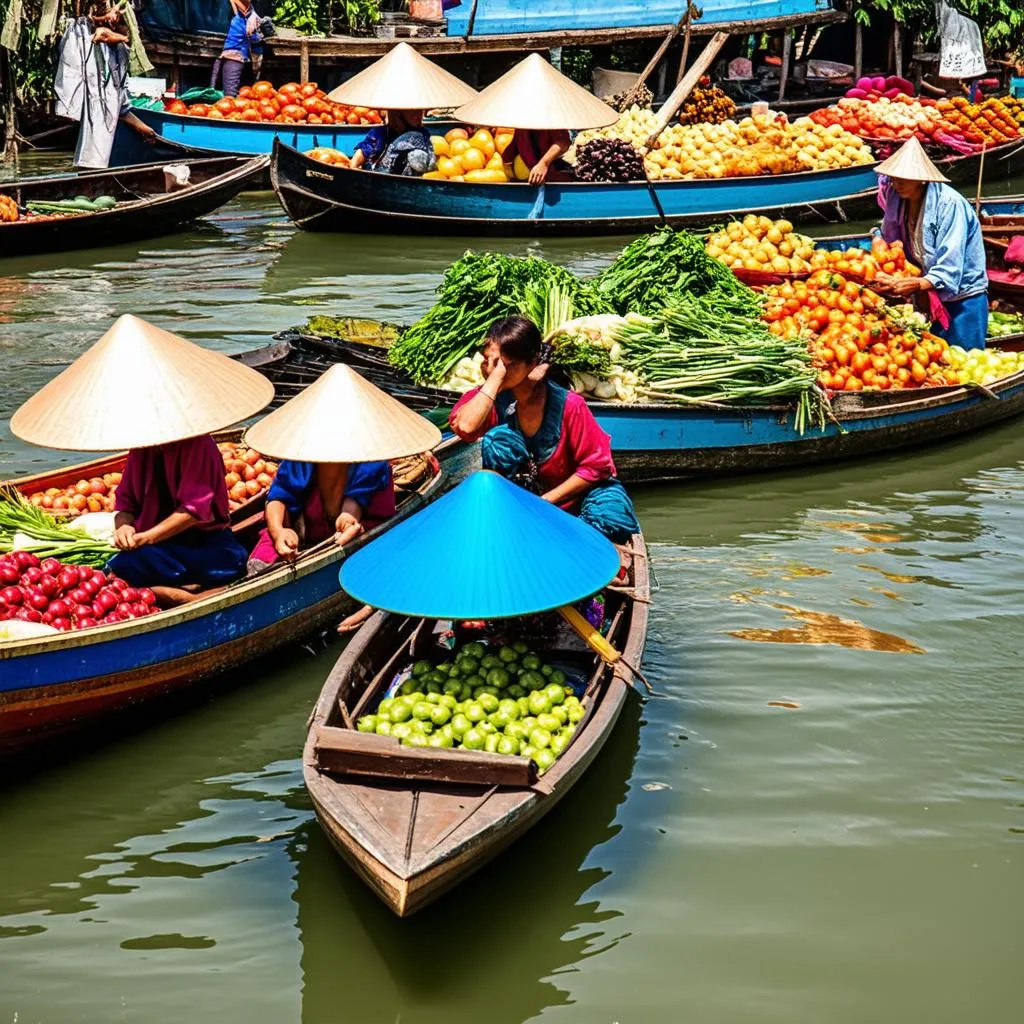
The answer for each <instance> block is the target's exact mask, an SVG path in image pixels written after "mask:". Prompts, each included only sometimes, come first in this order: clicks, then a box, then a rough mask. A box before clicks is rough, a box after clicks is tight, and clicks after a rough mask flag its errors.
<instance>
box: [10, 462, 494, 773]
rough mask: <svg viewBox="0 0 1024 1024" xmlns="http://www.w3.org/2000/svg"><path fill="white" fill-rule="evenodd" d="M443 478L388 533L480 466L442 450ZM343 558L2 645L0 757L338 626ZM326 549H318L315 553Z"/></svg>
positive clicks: (331, 550) (323, 554)
mask: <svg viewBox="0 0 1024 1024" xmlns="http://www.w3.org/2000/svg"><path fill="white" fill-rule="evenodd" d="M439 454H440V455H441V456H442V459H443V462H442V467H443V468H442V473H441V474H439V475H438V476H436V477H435V478H434V479H433V480H432V481H430V482H429V483H428V484H427V485H426V486H424V487H423V488H422V489H421V490H420V491H419V492H418V493H417V494H416V495H413V496H412V497H410V498H408V499H407V500H406V501H405V502H403V504H402V506H401V508H400V510H399V514H398V516H397V517H395V518H394V519H393V520H391V521H390V522H389V523H387V524H385V526H383V527H379V528H378V530H384V529H387V528H389V527H390V526H392V525H394V523H395V522H398V521H399V520H400V519H401V518H404V517H406V516H408V515H410V514H412V512H414V511H415V510H416V509H417V508H419V507H422V505H423V504H424V503H425V502H426V501H429V500H432V499H433V498H434V497H436V496H437V495H439V494H440V493H441V492H442V491H443V490H444V489H445V488H446V487H448V486H450V485H451V484H452V483H454V482H457V481H458V479H459V478H460V477H461V476H462V475H464V473H465V472H468V471H469V470H470V469H471V468H472V467H473V464H474V458H476V461H477V463H478V456H476V453H475V452H474V451H473V450H472V449H469V448H466V447H464V446H460V445H449V446H448V449H447V450H446V451H445V452H441V453H439ZM376 532H377V531H371V532H370V534H368V535H366V537H365V538H360V540H359V541H358V542H357V543H356V544H354V545H350V546H349V547H348V548H347V549H345V550H343V549H341V548H336V547H334V546H333V545H330V544H329V545H326V546H325V547H326V550H319V549H318V550H316V551H310V552H307V553H306V554H304V555H303V556H302V557H301V558H300V559H299V560H298V561H297V562H296V563H295V565H294V566H287V565H282V566H278V567H275V568H273V569H271V570H269V571H268V572H267V573H265V574H263V575H260V576H258V577H255V578H254V579H251V580H246V581H243V582H241V583H238V584H235V585H234V586H232V587H229V588H227V589H226V590H223V591H221V592H219V593H215V594H212V595H210V596H208V597H204V598H202V599H200V600H198V601H195V602H193V603H191V604H187V605H184V606H182V607H179V608H177V609H173V610H170V611H165V612H162V613H160V614H159V615H154V616H153V617H152V618H146V619H142V620H136V621H129V622H126V623H118V624H116V625H110V626H100V627H95V628H93V629H88V630H81V631H78V632H73V633H63V634H60V635H58V636H55V637H46V638H45V639H41V640H19V641H14V642H8V643H4V644H2V645H0V754H7V753H10V752H11V751H12V750H14V749H18V748H20V747H23V746H25V745H27V744H28V743H31V742H34V741H37V740H41V739H43V738H45V737H47V736H49V735H52V734H53V733H54V732H55V731H60V730H64V729H66V728H69V727H72V726H76V727H77V726H80V725H82V724H83V723H85V722H86V721H89V720H91V719H93V718H95V717H97V716H99V715H103V714H109V713H111V712H116V711H118V710H121V709H124V708H126V707H128V706H131V705H134V704H137V703H139V702H141V701H143V700H146V699H149V698H152V697H155V696H158V695H161V694H165V693H169V692H172V691H175V690H178V689H183V688H185V687H187V686H193V685H196V684H199V683H206V682H208V681H209V680H210V679H211V678H212V677H214V676H216V675H218V674H219V673H222V672H224V671H226V670H228V669H232V668H236V667H239V666H241V665H244V664H246V663H248V662H251V661H253V660H254V659H257V658H259V657H262V656H264V655H266V654H269V653H271V652H273V651H275V650H277V649H278V648H280V647H282V646H284V645H285V644H288V643H290V642H292V641H294V640H297V639H299V638H300V637H302V636H304V635H306V634H308V633H309V632H311V631H312V630H315V629H318V628H320V627H323V626H325V625H327V624H329V623H330V622H332V621H335V620H336V617H337V616H338V615H339V613H340V612H341V611H342V609H343V607H344V606H345V603H346V600H347V598H346V596H345V595H344V594H343V593H342V592H341V590H340V588H339V586H338V570H339V568H340V564H341V562H342V560H343V559H344V558H345V557H346V555H347V554H348V553H350V552H351V551H352V550H354V549H355V548H356V547H359V546H361V544H362V543H365V542H366V540H368V539H371V538H372V537H373V536H374V535H375V534H376ZM322 547H324V546H322Z"/></svg>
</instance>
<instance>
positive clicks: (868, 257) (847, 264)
mask: <svg viewBox="0 0 1024 1024" xmlns="http://www.w3.org/2000/svg"><path fill="white" fill-rule="evenodd" d="M811 267H812V268H813V269H814V270H834V271H836V272H837V273H840V274H842V275H843V276H844V277H846V278H849V279H851V280H854V281H859V282H860V283H861V284H871V282H872V281H874V280H875V279H876V278H877V277H878V276H879V275H880V274H885V275H887V276H889V277H920V276H921V270H920V268H919V267H917V266H915V265H914V264H913V263H911V262H910V261H909V260H908V259H907V254H906V253H905V252H904V251H903V243H902V242H900V241H896V242H886V241H885V240H884V239H882V238H877V237H876V238H873V239H872V241H871V251H870V252H868V251H866V250H864V249H815V251H814V255H813V256H811Z"/></svg>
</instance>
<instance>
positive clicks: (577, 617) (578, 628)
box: [558, 604, 654, 693]
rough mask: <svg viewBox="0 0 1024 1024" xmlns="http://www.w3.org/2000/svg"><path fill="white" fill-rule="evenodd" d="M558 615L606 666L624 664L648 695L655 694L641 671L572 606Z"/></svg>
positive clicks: (561, 609) (568, 606)
mask: <svg viewBox="0 0 1024 1024" xmlns="http://www.w3.org/2000/svg"><path fill="white" fill-rule="evenodd" d="M558 614H559V615H561V616H562V618H563V619H565V621H566V622H568V623H569V625H570V626H572V628H573V630H574V631H575V632H576V633H577V634H579V637H580V639H581V640H582V641H583V642H584V643H585V644H586V645H587V646H588V647H589V648H590V649H591V650H592V651H593V652H594V653H595V654H596V655H597V656H598V657H599V658H600V659H601V660H602V661H603V662H604V663H605V664H606V665H615V664H618V663H619V662H622V664H623V665H625V666H626V668H628V669H629V671H630V672H632V673H633V675H634V676H636V678H637V679H639V680H640V682H642V683H643V684H644V686H646V687H647V692H648V693H654V687H653V686H651V684H650V683H649V682H648V680H647V677H646V676H645V675H644V674H643V672H641V671H640V669H638V668H637V667H636V666H635V665H630V663H629V662H628V661H626V659H625V658H623V656H622V652H621V651H618V650H616V649H615V648H614V647H613V646H612V645H611V644H610V643H609V642H608V641H607V640H606V639H605V637H603V636H602V635H601V631H600V630H599V629H598V628H597V627H596V626H593V625H591V624H590V622H589V621H588V620H587V619H586V618H584V617H583V616H582V615H581V614H580V613H579V612H578V611H577V610H576V609H575V608H573V606H572V605H569V604H567V605H564V606H563V607H561V608H559V609H558Z"/></svg>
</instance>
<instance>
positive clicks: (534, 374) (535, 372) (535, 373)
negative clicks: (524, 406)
mask: <svg viewBox="0 0 1024 1024" xmlns="http://www.w3.org/2000/svg"><path fill="white" fill-rule="evenodd" d="M550 369H551V364H550V363H538V364H537V365H536V366H535V367H534V368H533V369H532V370H531V371H530V372H529V373H528V374H527V375H526V379H527V380H528V381H529V382H530V383H531V384H539V383H540V382H541V381H542V380H543V379H544V378H545V377H546V376H547V375H548V370H550Z"/></svg>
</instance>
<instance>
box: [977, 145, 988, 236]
mask: <svg viewBox="0 0 1024 1024" xmlns="http://www.w3.org/2000/svg"><path fill="white" fill-rule="evenodd" d="M986 149H987V143H986V142H985V141H982V143H981V160H980V162H979V163H978V189H977V191H976V192H975V193H974V215H975V216H976V217H977V218H978V220H981V179H982V178H983V177H984V176H985V150H986Z"/></svg>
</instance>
